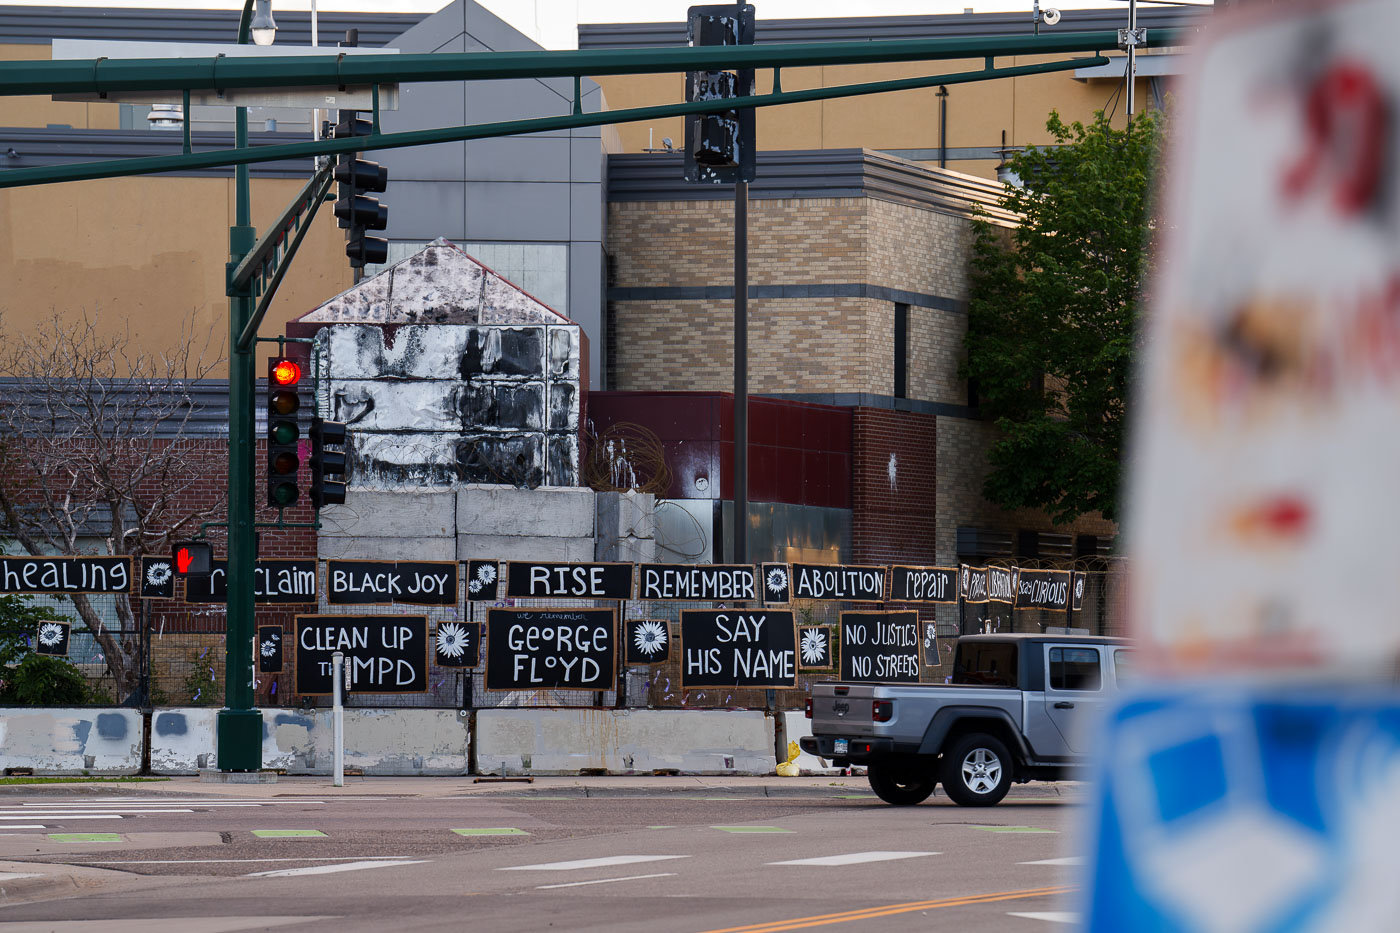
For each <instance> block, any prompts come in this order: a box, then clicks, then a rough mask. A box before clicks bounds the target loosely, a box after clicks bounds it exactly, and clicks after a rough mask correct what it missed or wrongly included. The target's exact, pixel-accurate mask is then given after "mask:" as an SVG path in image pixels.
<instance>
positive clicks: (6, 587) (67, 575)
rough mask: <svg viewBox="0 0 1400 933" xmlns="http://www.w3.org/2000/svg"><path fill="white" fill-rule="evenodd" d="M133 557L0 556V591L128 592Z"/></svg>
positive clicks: (129, 589)
mask: <svg viewBox="0 0 1400 933" xmlns="http://www.w3.org/2000/svg"><path fill="white" fill-rule="evenodd" d="M132 582H133V581H132V579H131V558H130V557H0V593H129V592H131V584H132Z"/></svg>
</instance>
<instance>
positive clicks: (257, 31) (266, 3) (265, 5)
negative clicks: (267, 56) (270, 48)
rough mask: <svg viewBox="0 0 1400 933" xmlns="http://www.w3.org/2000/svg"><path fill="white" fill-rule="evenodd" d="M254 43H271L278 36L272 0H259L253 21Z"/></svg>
mask: <svg viewBox="0 0 1400 933" xmlns="http://www.w3.org/2000/svg"><path fill="white" fill-rule="evenodd" d="M252 33H253V44H254V45H271V44H272V40H273V39H275V38H277V21H276V20H274V19H273V18H272V0H257V8H256V12H254V13H253V23H252Z"/></svg>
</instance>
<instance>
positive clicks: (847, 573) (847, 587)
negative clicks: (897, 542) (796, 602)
mask: <svg viewBox="0 0 1400 933" xmlns="http://www.w3.org/2000/svg"><path fill="white" fill-rule="evenodd" d="M792 598H793V599H840V600H846V601H849V602H874V603H878V602H882V601H883V600H884V598H885V568H884V567H852V566H847V565H845V564H793V565H792Z"/></svg>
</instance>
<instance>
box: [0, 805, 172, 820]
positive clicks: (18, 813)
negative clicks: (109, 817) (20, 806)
mask: <svg viewBox="0 0 1400 933" xmlns="http://www.w3.org/2000/svg"><path fill="white" fill-rule="evenodd" d="M193 812H194V811H193V810H190V809H188V808H186V809H175V808H168V809H161V810H135V809H132V808H131V807H102V808H101V809H99V810H71V809H69V808H68V807H53V808H50V809H48V810H39V809H34V810H0V819H5V820H12V819H15V818H16V817H18V818H20V819H24V818H25V817H29V816H87V815H89V814H92V813H193Z"/></svg>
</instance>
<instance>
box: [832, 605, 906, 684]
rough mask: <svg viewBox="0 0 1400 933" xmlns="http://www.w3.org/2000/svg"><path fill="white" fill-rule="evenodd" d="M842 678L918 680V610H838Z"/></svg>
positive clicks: (889, 680)
mask: <svg viewBox="0 0 1400 933" xmlns="http://www.w3.org/2000/svg"><path fill="white" fill-rule="evenodd" d="M841 679H842V680H857V681H867V682H877V683H917V682H918V680H919V613H918V612H917V611H916V610H913V609H908V610H904V611H902V612H843V613H841Z"/></svg>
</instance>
